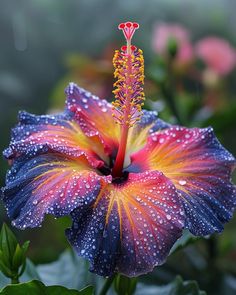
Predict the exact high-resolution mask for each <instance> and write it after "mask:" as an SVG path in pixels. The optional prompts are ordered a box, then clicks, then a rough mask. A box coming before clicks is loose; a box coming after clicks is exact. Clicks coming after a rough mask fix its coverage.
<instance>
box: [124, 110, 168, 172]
mask: <svg viewBox="0 0 236 295" xmlns="http://www.w3.org/2000/svg"><path fill="white" fill-rule="evenodd" d="M169 127H170V125H169V124H168V123H166V122H164V121H162V120H161V119H159V118H157V113H156V112H155V111H147V110H143V115H142V117H141V120H140V121H138V122H137V123H136V124H135V125H134V126H133V127H132V128H130V130H129V136H128V142H127V149H126V157H125V164H124V167H127V166H128V165H129V164H130V155H131V154H133V153H134V152H136V151H138V150H140V149H141V148H143V147H144V146H145V144H146V142H147V138H148V136H149V135H150V134H152V133H154V132H158V131H161V130H163V129H166V128H169Z"/></svg>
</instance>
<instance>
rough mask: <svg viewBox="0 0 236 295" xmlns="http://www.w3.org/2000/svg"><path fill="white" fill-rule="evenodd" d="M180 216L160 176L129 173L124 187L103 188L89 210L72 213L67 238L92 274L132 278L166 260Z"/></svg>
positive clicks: (173, 196) (173, 194)
mask: <svg viewBox="0 0 236 295" xmlns="http://www.w3.org/2000/svg"><path fill="white" fill-rule="evenodd" d="M183 214H184V212H183V208H182V207H181V204H180V201H179V199H178V195H177V193H176V190H175V187H174V186H173V184H172V183H171V182H170V181H169V180H168V179H167V178H166V177H165V176H164V175H163V174H162V173H160V172H158V171H152V172H145V173H140V174H132V173H131V174H129V176H128V179H127V180H126V181H125V182H124V183H120V184H119V183H112V184H107V185H105V186H104V187H103V188H102V190H101V192H100V194H99V196H98V197H97V200H96V202H95V203H94V204H93V206H91V207H90V208H89V209H88V210H87V211H85V210H83V212H82V213H81V210H80V209H76V210H75V211H73V212H72V218H73V225H72V228H71V229H68V230H67V237H68V239H69V241H70V243H71V244H72V245H73V246H74V247H75V249H76V251H77V252H78V254H79V255H81V256H83V257H85V258H87V259H89V260H90V262H91V268H90V270H91V271H92V272H95V273H97V274H99V275H103V276H110V275H112V274H113V273H114V272H121V273H123V274H125V275H127V276H136V275H139V274H143V273H146V272H149V271H151V270H152V269H153V267H154V266H155V265H159V264H162V263H163V262H164V261H165V259H166V257H167V255H168V253H169V251H170V249H171V247H172V245H173V244H174V242H175V241H176V240H177V239H178V238H179V237H180V235H181V232H182V227H183V223H184V220H183V219H184V217H183Z"/></svg>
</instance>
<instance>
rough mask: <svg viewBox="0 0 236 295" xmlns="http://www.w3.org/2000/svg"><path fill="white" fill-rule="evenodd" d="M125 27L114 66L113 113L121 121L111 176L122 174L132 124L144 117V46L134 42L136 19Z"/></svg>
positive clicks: (123, 25) (116, 52) (121, 28)
mask: <svg viewBox="0 0 236 295" xmlns="http://www.w3.org/2000/svg"><path fill="white" fill-rule="evenodd" d="M118 28H119V29H120V30H122V31H123V34H124V36H125V39H126V42H127V43H126V46H122V48H121V51H118V50H116V51H115V55H114V59H113V64H114V68H115V72H114V77H115V78H116V79H117V81H116V82H115V83H114V86H115V87H116V89H115V90H114V91H113V93H114V94H115V98H116V100H115V101H114V102H113V103H112V104H113V117H114V119H115V121H116V123H117V124H120V128H121V136H120V141H119V148H118V152H117V156H116V159H115V163H114V167H113V169H112V176H113V177H114V178H116V177H122V175H123V173H122V170H123V165H124V159H125V152H126V146H127V139H128V133H129V128H130V127H133V125H134V124H135V123H136V122H137V121H138V120H139V119H140V118H141V116H142V109H141V107H142V105H143V100H144V92H143V83H144V60H143V55H142V50H140V49H137V48H136V47H135V46H133V45H131V40H132V37H133V34H134V32H135V31H136V30H137V29H138V28H139V25H138V24H137V23H132V22H126V23H121V24H120V25H119V27H118Z"/></svg>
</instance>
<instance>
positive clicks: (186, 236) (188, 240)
mask: <svg viewBox="0 0 236 295" xmlns="http://www.w3.org/2000/svg"><path fill="white" fill-rule="evenodd" d="M198 239H199V237H196V236H194V235H192V234H191V233H190V232H189V231H184V233H183V235H182V237H181V238H179V239H178V240H177V242H176V243H175V244H174V245H173V247H172V248H171V251H170V254H172V253H174V252H175V251H177V250H180V249H182V248H184V247H186V246H187V245H189V244H192V243H193V242H195V241H196V240H198Z"/></svg>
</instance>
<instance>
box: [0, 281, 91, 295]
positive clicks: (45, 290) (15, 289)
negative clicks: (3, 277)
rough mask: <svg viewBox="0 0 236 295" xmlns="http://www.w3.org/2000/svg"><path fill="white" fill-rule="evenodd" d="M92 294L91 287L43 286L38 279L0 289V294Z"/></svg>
mask: <svg viewBox="0 0 236 295" xmlns="http://www.w3.org/2000/svg"><path fill="white" fill-rule="evenodd" d="M16 294H17V295H93V288H92V287H87V288H85V289H83V290H81V291H77V290H72V289H67V288H65V287H61V286H49V287H48V286H45V285H44V284H43V283H42V282H40V281H36V280H34V281H31V282H27V283H21V284H17V285H8V286H6V287H5V288H4V289H2V290H1V291H0V295H16Z"/></svg>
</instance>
